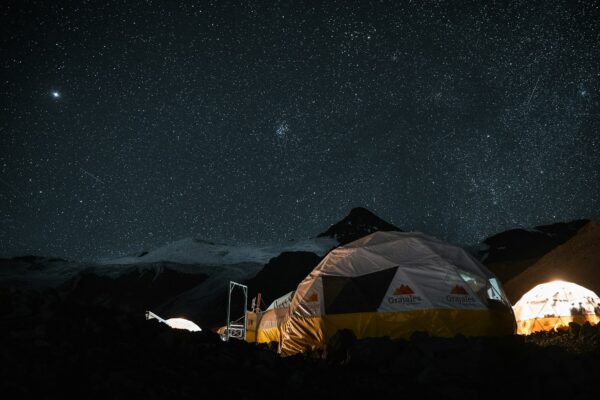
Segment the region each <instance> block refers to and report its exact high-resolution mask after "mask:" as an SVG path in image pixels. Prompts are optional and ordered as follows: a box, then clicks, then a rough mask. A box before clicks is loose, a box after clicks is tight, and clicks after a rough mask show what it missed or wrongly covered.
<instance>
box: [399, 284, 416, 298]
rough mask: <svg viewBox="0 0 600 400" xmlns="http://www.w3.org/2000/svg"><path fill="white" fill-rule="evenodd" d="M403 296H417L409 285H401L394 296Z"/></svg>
mask: <svg viewBox="0 0 600 400" xmlns="http://www.w3.org/2000/svg"><path fill="white" fill-rule="evenodd" d="M403 294H415V292H413V290H412V289H411V288H410V286H408V285H400V286H398V287H397V288H396V290H394V296H401V295H403Z"/></svg>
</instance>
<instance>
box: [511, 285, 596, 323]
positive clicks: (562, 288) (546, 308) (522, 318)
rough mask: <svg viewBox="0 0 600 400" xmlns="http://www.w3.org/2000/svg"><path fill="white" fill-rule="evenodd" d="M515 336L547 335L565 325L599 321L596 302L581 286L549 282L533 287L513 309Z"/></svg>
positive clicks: (593, 294)
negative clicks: (515, 320)
mask: <svg viewBox="0 0 600 400" xmlns="http://www.w3.org/2000/svg"><path fill="white" fill-rule="evenodd" d="M513 310H514V312H515V317H516V319H517V333H518V334H520V335H529V334H531V333H533V332H539V331H550V330H555V329H558V328H561V327H568V326H569V322H577V323H580V324H581V323H583V322H585V321H588V322H590V323H592V324H597V323H598V322H599V321H600V298H599V297H598V296H597V295H596V293H594V292H592V291H591V290H589V289H586V288H584V287H583V286H580V285H577V284H575V283H571V282H565V281H553V282H548V283H542V284H540V285H537V286H535V287H534V288H533V289H531V290H530V291H529V292H527V293H525V294H524V295H523V297H521V299H519V301H518V302H517V303H516V304H515V305H514V307H513Z"/></svg>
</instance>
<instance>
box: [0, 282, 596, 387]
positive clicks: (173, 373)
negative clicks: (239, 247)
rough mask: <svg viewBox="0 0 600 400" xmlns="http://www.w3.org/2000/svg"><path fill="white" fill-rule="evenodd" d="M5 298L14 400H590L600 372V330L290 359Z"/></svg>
mask: <svg viewBox="0 0 600 400" xmlns="http://www.w3.org/2000/svg"><path fill="white" fill-rule="evenodd" d="M0 300H1V301H0V314H1V315H0V317H1V318H0V324H1V326H0V343H1V344H0V360H1V363H0V377H1V378H2V379H0V391H1V392H2V393H4V394H10V396H9V398H57V399H58V398H65V397H66V396H81V397H85V398H102V399H106V398H142V397H143V398H199V397H200V396H206V395H207V394H217V393H218V394H221V395H222V396H224V397H225V398H233V396H237V397H240V398H259V397H261V398H264V397H265V396H269V395H273V396H277V397H280V396H282V394H285V398H293V397H296V398H299V397H304V398H306V397H307V396H311V397H317V398H322V397H331V396H337V397H340V396H342V397H347V398H356V397H357V396H366V395H368V396H372V395H374V394H378V395H381V394H385V395H387V396H403V395H407V394H410V393H418V394H419V397H420V398H423V397H425V398H437V399H440V398H449V399H453V398H457V399H458V398H460V399H469V398H482V397H487V398H490V397H491V398H495V397H498V398H500V397H504V398H506V396H511V397H513V396H515V395H518V397H525V396H527V397H530V398H531V397H533V398H538V397H540V398H541V397H547V396H557V395H561V394H562V395H569V396H578V397H579V398H581V397H584V398H590V397H592V396H594V393H596V392H597V388H596V385H595V383H596V379H597V377H598V376H600V362H599V361H600V329H599V328H596V327H583V328H581V327H580V328H579V329H578V327H573V328H572V329H571V330H567V331H564V332H560V333H548V334H538V335H533V336H529V337H520V336H511V337H504V338H465V337H455V338H452V339H441V338H431V337H429V336H427V335H426V334H415V335H413V337H412V338H411V340H406V341H391V340H388V339H387V338H380V339H368V340H359V341H357V340H355V339H354V338H353V337H352V335H351V334H348V333H347V332H346V333H341V334H339V335H338V336H336V337H334V338H333V339H332V340H331V341H330V343H329V347H328V349H327V351H326V352H325V353H324V354H312V355H303V356H294V357H287V358H281V357H279V356H277V355H276V354H275V353H274V352H272V351H270V350H269V349H267V348H265V347H262V348H259V347H256V346H254V345H251V344H247V343H243V342H238V341H232V342H230V343H224V342H221V340H220V339H219V338H218V336H216V335H214V334H212V333H210V332H202V333H189V332H186V331H178V330H173V329H170V328H169V327H167V326H166V325H164V324H160V323H157V322H155V321H145V320H144V319H143V315H140V314H138V313H135V314H131V313H128V312H126V311H124V310H118V309H111V308H106V307H101V306H90V305H83V304H79V303H76V302H68V301H67V302H65V301H63V300H61V298H60V296H58V295H57V293H55V292H53V291H51V290H49V291H43V292H24V291H15V290H12V291H11V290H2V291H0Z"/></svg>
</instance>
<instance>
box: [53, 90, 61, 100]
mask: <svg viewBox="0 0 600 400" xmlns="http://www.w3.org/2000/svg"><path fill="white" fill-rule="evenodd" d="M52 97H54V98H55V99H58V98H59V97H60V93H58V92H56V91H54V92H52Z"/></svg>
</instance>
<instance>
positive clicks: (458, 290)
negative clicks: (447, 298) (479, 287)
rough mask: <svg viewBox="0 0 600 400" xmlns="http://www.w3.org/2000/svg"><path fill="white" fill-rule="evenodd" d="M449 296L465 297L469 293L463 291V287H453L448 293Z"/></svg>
mask: <svg viewBox="0 0 600 400" xmlns="http://www.w3.org/2000/svg"><path fill="white" fill-rule="evenodd" d="M450 294H457V295H462V296H467V295H468V294H469V293H468V292H467V291H466V290H465V288H464V287H462V286H460V285H455V286H454V287H453V288H452V290H451V291H450Z"/></svg>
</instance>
